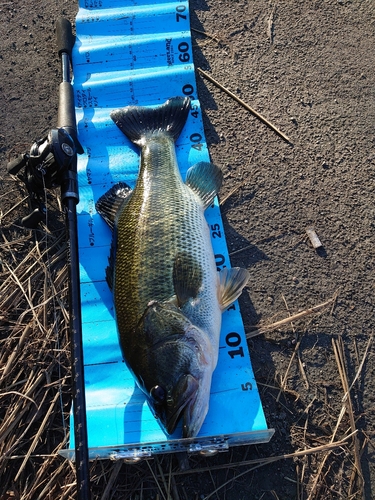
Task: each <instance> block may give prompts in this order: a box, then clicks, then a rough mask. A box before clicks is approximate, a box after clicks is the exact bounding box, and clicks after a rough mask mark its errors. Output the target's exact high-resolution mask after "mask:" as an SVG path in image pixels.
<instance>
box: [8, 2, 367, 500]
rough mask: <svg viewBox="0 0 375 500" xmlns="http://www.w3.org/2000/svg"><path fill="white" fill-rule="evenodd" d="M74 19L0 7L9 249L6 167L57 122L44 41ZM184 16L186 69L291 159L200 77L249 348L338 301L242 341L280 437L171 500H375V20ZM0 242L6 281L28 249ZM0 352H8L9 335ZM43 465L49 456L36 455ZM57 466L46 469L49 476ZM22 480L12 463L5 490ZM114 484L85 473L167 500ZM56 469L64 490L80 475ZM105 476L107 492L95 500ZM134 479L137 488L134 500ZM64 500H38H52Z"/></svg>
mask: <svg viewBox="0 0 375 500" xmlns="http://www.w3.org/2000/svg"><path fill="white" fill-rule="evenodd" d="M76 9H77V7H76V4H75V2H71V1H69V2H67V1H65V2H57V1H56V0H49V1H47V0H37V1H36V2H33V3H28V2H21V1H20V0H15V1H9V2H2V3H1V4H0V11H1V18H2V20H3V22H2V26H3V29H2V30H1V34H0V37H1V45H0V74H1V83H0V88H1V106H0V123H1V124H2V126H1V131H0V153H1V171H0V174H1V182H2V190H1V193H0V209H1V211H2V212H1V213H2V215H3V216H2V220H1V224H2V227H1V231H2V232H3V235H5V234H6V237H7V239H8V240H9V239H12V238H14V239H17V238H24V235H25V230H22V229H21V228H20V227H19V219H17V218H16V220H14V217H20V216H21V215H23V214H22V211H23V210H25V211H26V206H25V205H24V206H23V208H22V207H21V208H22V210H21V209H20V213H17V212H16V213H15V212H12V213H11V214H9V215H6V214H7V211H8V210H9V209H10V208H11V207H12V205H13V204H14V203H15V202H17V201H19V199H21V194H20V189H18V188H16V187H15V183H14V181H13V180H11V179H9V176H8V175H7V173H6V168H5V166H6V163H7V161H8V159H9V158H11V157H13V155H14V154H15V153H19V152H24V151H26V150H27V149H28V148H29V147H30V145H31V143H32V142H33V141H34V140H35V139H37V138H40V137H41V136H42V135H43V134H44V133H45V132H46V131H48V130H49V129H50V128H51V127H53V126H54V125H55V123H56V109H57V86H58V84H59V82H60V76H59V75H60V65H59V61H58V57H57V54H56V51H55V34H54V26H55V21H56V18H57V16H58V15H60V14H63V15H65V16H67V17H68V18H69V19H70V20H71V21H74V16H75V12H76ZM191 11H192V13H191V26H192V28H193V29H194V31H193V38H194V41H195V54H194V57H195V64H196V66H197V67H200V68H202V69H203V70H205V71H207V72H208V73H209V74H210V75H212V76H213V77H214V78H215V79H216V80H217V81H218V82H220V83H221V84H222V85H224V86H225V87H227V88H228V89H230V90H231V91H232V92H233V93H235V94H236V95H238V96H239V97H240V98H241V99H242V100H244V101H245V102H246V103H248V104H249V105H250V106H251V107H253V108H254V109H255V110H257V111H258V112H259V113H261V114H263V115H264V116H265V117H266V118H267V119H268V120H269V121H270V122H271V123H272V124H274V125H275V126H276V127H278V128H279V129H280V130H281V131H282V132H283V133H284V134H286V135H287V136H288V137H289V138H290V141H291V143H292V144H288V143H286V142H285V141H284V140H283V139H282V138H281V137H280V136H278V135H277V134H275V132H273V131H272V130H271V129H270V128H268V127H267V126H266V125H264V124H263V123H262V122H260V121H259V120H258V119H257V118H255V117H254V116H252V115H251V114H250V113H249V112H248V111H247V110H245V109H244V108H242V107H241V106H240V105H239V104H238V103H236V102H234V101H233V100H232V99H231V98H230V97H229V96H227V95H226V94H225V93H224V92H223V91H221V90H220V89H218V88H217V87H215V86H214V85H212V83H210V82H208V81H207V80H205V79H204V78H202V76H200V75H198V74H197V81H198V85H199V98H200V100H201V103H202V106H203V108H204V110H205V129H206V138H207V141H208V144H209V148H210V153H211V156H212V159H213V161H214V162H215V163H217V164H218V165H220V166H221V167H222V168H223V170H224V172H225V185H224V188H223V191H222V199H224V198H225V197H226V195H229V194H230V193H231V192H232V191H234V192H233V193H232V194H231V195H230V196H229V197H228V198H227V199H226V201H225V202H224V203H223V204H222V212H223V217H224V221H225V224H226V235H227V239H228V245H229V248H230V252H231V254H232V255H231V258H232V264H233V265H239V266H245V267H247V268H248V269H249V270H250V272H251V281H250V283H249V286H248V287H247V290H246V293H245V294H244V297H243V298H242V300H241V309H242V313H243V318H244V322H245V325H246V328H247V331H248V332H250V331H251V330H252V328H253V326H254V325H257V324H259V323H261V324H268V323H272V322H274V321H276V320H278V319H281V318H285V317H287V316H288V315H289V314H294V313H296V312H298V311H301V310H305V309H307V308H310V307H313V306H316V305H318V304H321V303H323V302H325V301H327V300H329V299H331V298H332V297H336V299H335V300H334V302H333V303H332V304H330V306H329V307H328V308H326V309H324V310H323V311H321V312H320V313H319V314H314V315H310V316H307V317H305V318H303V319H302V320H300V321H295V322H294V323H293V324H289V325H288V326H286V327H283V328H280V329H277V330H273V331H272V332H270V333H267V334H265V335H261V336H258V337H254V338H252V339H250V340H249V346H250V351H251V359H252V363H253V367H254V370H255V373H256V378H257V381H258V383H259V388H260V392H261V396H262V401H263V404H264V409H265V412H266V417H267V421H268V424H269V426H270V427H272V428H274V429H275V431H276V432H275V435H274V437H273V438H272V440H271V441H270V443H268V444H265V445H259V446H253V447H241V448H236V449H233V450H231V451H230V452H229V453H225V454H220V456H217V457H214V458H211V459H203V458H195V459H192V460H191V464H190V465H191V467H192V468H193V470H192V474H188V475H185V476H184V475H176V476H173V477H174V483H173V484H174V489H173V492H172V493H171V495H172V498H174V499H177V498H180V499H189V500H190V499H195V498H197V499H198V498H199V499H200V498H218V499H228V500H230V499H236V500H238V499H263V500H266V499H280V500H281V499H284V500H290V499H307V498H311V499H313V498H325V499H328V498H332V499H334V498H366V499H370V498H372V497H373V496H374V494H375V493H374V488H375V486H374V484H375V471H374V441H373V439H374V432H375V412H374V408H375V398H374V392H373V386H372V383H373V381H374V371H375V363H374V348H373V345H372V344H368V342H369V341H370V339H371V336H372V335H373V332H374V278H373V276H374V229H375V222H374V220H375V207H374V167H375V153H374V142H375V132H374V123H375V99H374V98H375V90H374V89H375V74H374V66H375V56H374V46H375V4H374V2H373V1H372V0H352V1H350V0H338V1H336V0H300V1H294V2H293V1H291V0H290V1H276V0H275V1H266V0H251V1H244V0H242V1H239V0H238V1H237V0H216V1H214V0H192V1H191ZM202 32H204V33H205V35H204V34H202ZM9 193H12V194H9ZM4 214H5V216H4ZM309 226H314V228H315V230H316V233H317V234H318V236H319V238H320V240H321V242H322V245H323V248H321V249H320V250H319V251H316V250H314V248H313V247H312V245H311V243H310V242H309V240H308V238H307V235H306V228H307V227H309ZM3 238H4V236H3ZM1 243H2V242H0V258H1V262H2V266H3V268H2V277H3V279H5V277H6V276H7V273H8V272H9V271H8V268H7V267H6V266H5V265H4V262H9V263H11V262H12V263H13V261H14V260H17V258H21V256H22V255H23V254H24V252H25V251H26V250H28V249H29V247H30V244H31V243H30V240H27V241H25V242H24V243H23V244H22V243H21V244H20V245H18V247H17V252H12V254H10V253H9V252H8V251H7V247H6V245H5V246H4V245H2V244H1ZM335 294H337V295H335ZM0 314H1V311H0ZM1 339H2V345H3V346H4V345H6V342H7V339H6V335H3V334H2V335H1ZM335 346H336V348H337V349H342V352H343V359H344V361H345V362H344V366H345V370H344V371H345V373H346V374H347V378H348V384H349V385H351V384H352V382H353V381H354V384H353V387H352V388H351V391H350V398H349V400H346V403H343V396H344V394H345V390H344V388H343V385H342V382H341V378H340V373H339V368H338V362H337V355H335ZM367 347H369V348H368V349H367V350H366V348H367ZM0 370H1V367H0ZM356 375H357V377H356ZM1 391H3V392H4V393H5V392H6V391H7V385H5V386H4V385H2V386H1ZM0 396H1V394H0ZM348 401H350V402H351V405H349V403H348ZM343 405H344V408H346V411H345V413H343V414H342V416H341V417H340V411H341V409H342V408H343ZM356 429H357V434H356V438H355V439H354V438H350V439H348V440H347V441H346V443H345V444H343V445H342V446H340V447H337V448H335V449H334V450H333V451H332V452H331V453H327V452H321V453H312V454H311V455H307V454H304V453H301V455H300V456H293V457H292V458H287V459H284V460H278V461H275V462H274V463H270V464H267V465H264V466H262V467H258V468H257V469H256V470H252V467H253V466H252V465H251V464H249V463H248V461H249V460H257V459H260V458H262V457H270V456H279V455H284V454H293V453H295V452H297V451H300V450H306V449H310V448H315V447H317V446H321V445H325V444H327V443H329V442H330V441H334V442H336V441H340V440H343V439H344V438H345V437H346V436H347V435H348V434H350V433H351V432H352V431H353V430H356ZM25 439H26V438H25ZM46 443H47V444H46ZM43 446H44V448H43ZM40 450H42V451H40ZM40 450H39V453H44V454H46V453H51V452H52V451H53V450H51V449H48V440H46V439H41V443H40ZM43 450H44V451H43ZM35 453H36V452H35ZM0 460H1V459H0ZM31 460H33V459H31ZM356 460H357V461H356ZM61 462H62V459H57V460H56V468H57V467H59V466H60V465H61ZM33 463H39V462H37V459H34V462H33ZM355 463H356V464H357V467H355V465H354V464H355ZM170 464H172V465H171V467H172V466H173V470H177V469H178V464H177V461H176V459H175V458H173V459H172V458H171V459H169V462H168V461H167V459H164V461H162V462H161V464H160V463H159V465H160V466H161V467H162V468H163V467H164V471H165V474H166V476H168V467H169V465H170ZM228 464H235V465H234V466H233V467H230V466H229V465H228ZM18 465H19V462H18V461H17V460H14V461H13V462H12V464H11V467H14V470H15V473H14V475H15V474H16V470H17V467H18ZM220 465H223V466H224V467H223V468H220V467H219V466H220ZM359 465H360V467H359ZM208 466H211V470H210V471H206V470H205V469H204V468H205V467H208ZM214 466H215V467H216V466H217V467H216V468H215V467H214ZM30 467H31V468H30V469H29V470H30V471H32V466H30ZM113 467H114V466H113V464H106V465H105V466H101V465H97V464H94V465H93V470H92V473H93V477H95V481H94V483H93V484H94V486H93V493H94V496H95V498H132V499H133V498H134V499H135V498H145V499H146V498H163V496H162V495H161V493H160V489H159V490H158V486H157V484H156V483H155V481H154V479H153V476H152V475H151V472H150V470H151V469H150V466H149V465H144V466H137V467H134V466H133V467H132V466H125V465H124V466H123V467H122V468H121V470H120V469H119V470H117V472H116V474H114V472H113V471H114V468H113ZM142 467H143V468H142ZM201 468H203V472H202V474H201V475H199V476H198V474H197V473H194V469H201ZM7 470H8V473H7V474H8V475H7V478H8V479H7V481H8V483H7V491H8V495H9V498H13V497H17V498H18V496H17V495H21V496H19V498H21V497H22V498H24V496H22V494H23V495H26V493H27V480H26V479H25V478H24V479H23V482H22V484H21V483H17V482H16V483H13V484H12V482H11V481H10V480H9V477H10V476H9V467H8V469H7ZM65 470H66V478H67V479H66V481H67V483H66V484H68V482H69V481H71V480H72V472H71V470H70V468H69V467H68V466H66V469H65ZM159 472H160V469H159ZM28 473H29V474H32V472H28ZM113 474H114V475H113ZM142 474H143V476H142ZM111 475H112V476H111ZM59 477H60V479H61V477H62V478H64V475H62V476H61V475H60V476H59ZM110 477H114V482H113V484H112V485H111V488H110V492H109V493H108V491H106V495H107V496H103V495H104V491H105V489H106V486H107V484H108V481H109V478H110ZM135 477H137V478H139V477H144V483H142V484H146V483H147V485H148V486H147V488H146V486H145V489H144V492H143V493H140V490H139V482H138V483H137V482H136V481H135V480H134V478H135ZM227 482H228V483H227ZM226 483H227V484H226ZM134 484H138V486H137V487H136V486H131V485H134ZM225 484H226V485H225ZM132 487H133V489H134V491H133V493H131V488H132ZM159 487H160V486H159ZM219 487H221V489H218V490H217V491H216V492H215V493H213V492H214V491H215V490H216V489H217V488H219ZM61 488H62V489H61V491H64V488H63V486H62V487H61ZM137 488H138V489H137ZM107 489H108V488H107ZM61 491H60V493H59V494H55V493H53V494H52V493H51V496H45V497H44V498H47V497H48V498H62V493H61ZM142 491H143V490H142ZM16 492H18V493H16ZM25 492H26V493H25ZM212 493H213V495H212V496H211V494H212ZM3 494H4V493H3ZM46 495H48V494H46ZM137 495H138V496H137ZM141 495H143V496H141ZM157 495H160V497H158V496H157ZM164 495H165V493H164ZM26 496H27V495H26ZM26 496H25V498H26ZM73 497H74V496H72V497H69V496H67V497H66V498H73ZM4 498H8V496H4ZM27 498H29V497H27ZM33 498H38V496H37V495H36V496H34V497H33ZM64 498H65V497H64ZM165 498H166V496H165Z"/></svg>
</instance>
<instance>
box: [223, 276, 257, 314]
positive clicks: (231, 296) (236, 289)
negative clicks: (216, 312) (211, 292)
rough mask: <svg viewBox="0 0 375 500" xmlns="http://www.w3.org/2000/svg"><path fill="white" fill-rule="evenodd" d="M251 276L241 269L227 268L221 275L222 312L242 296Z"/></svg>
mask: <svg viewBox="0 0 375 500" xmlns="http://www.w3.org/2000/svg"><path fill="white" fill-rule="evenodd" d="M249 278H250V274H249V271H248V270H247V269H243V268H241V267H232V268H229V269H228V268H227V267H225V268H224V269H222V270H221V271H220V273H219V281H220V284H219V302H220V307H221V309H222V310H224V309H227V308H228V307H229V306H230V305H231V304H233V302H234V301H235V300H237V299H238V297H239V296H240V295H241V292H242V289H243V288H244V286H245V285H246V284H247V282H248V281H249Z"/></svg>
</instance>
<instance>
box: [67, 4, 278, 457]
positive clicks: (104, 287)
mask: <svg viewBox="0 0 375 500" xmlns="http://www.w3.org/2000/svg"><path fill="white" fill-rule="evenodd" d="M76 34H77V36H76V44H75V47H74V50H73V69H74V82H73V83H74V94H75V103H76V116H77V127H78V134H79V140H80V142H81V144H82V146H83V148H84V154H83V155H81V156H80V157H79V161H78V182H79V194H80V202H79V204H78V206H77V212H78V230H79V235H78V236H79V255H80V280H81V302H82V321H83V325H82V326H83V346H84V360H85V384H86V401H87V422H88V434H89V435H88V439H89V449H90V450H89V452H90V457H91V458H96V457H99V458H108V457H111V458H124V457H126V456H132V457H134V456H149V455H150V454H153V453H165V452H168V451H178V450H187V451H190V452H191V451H196V450H200V449H202V448H204V447H211V448H212V447H217V448H218V449H226V448H227V447H228V446H231V445H232V444H233V445H234V444H243V443H251V442H253V443H254V442H264V441H268V440H269V439H270V436H271V435H272V430H269V429H268V428H267V424H266V421H265V418H264V413H263V409H262V405H261V401H260V398H259V393H258V390H257V386H256V382H255V379H254V374H253V371H252V368H251V361H250V358H249V352H248V348H247V344H246V338H245V333H244V329H243V324H242V320H241V315H240V311H239V307H238V304H237V303H235V304H234V306H233V307H232V308H230V310H228V311H225V313H224V314H223V318H222V331H221V336H220V348H219V351H220V354H219V361H218V366H217V368H216V370H215V372H214V376H213V380H212V390H211V398H210V410H209V413H208V414H207V417H206V420H205V422H204V424H203V426H202V429H201V432H200V433H199V436H198V438H196V439H195V440H181V439H179V436H180V435H181V429H177V431H176V435H173V436H169V437H167V436H166V435H165V434H164V433H163V431H162V430H161V427H160V426H159V424H158V422H157V421H156V420H155V418H154V417H153V415H152V414H151V412H150V410H149V408H148V405H147V404H146V402H145V398H144V395H143V393H142V392H141V391H140V390H139V389H138V388H137V386H136V385H135V384H134V379H133V376H132V374H131V373H130V372H129V370H128V369H127V368H126V365H125V363H124V362H123V359H122V353H121V349H120V346H119V340H118V334H117V328H116V318H115V314H114V309H113V296H112V293H111V291H110V289H109V287H108V284H107V282H106V279H105V269H106V267H107V265H108V256H109V253H110V245H111V238H112V235H111V231H110V229H109V227H108V226H107V224H106V223H105V222H104V220H103V219H102V218H101V217H100V215H99V214H98V213H97V212H96V209H95V203H96V201H97V200H98V199H99V197H100V196H101V195H102V194H103V193H104V192H106V191H107V190H108V189H109V188H110V187H111V186H112V185H113V184H116V183H117V182H119V181H124V182H126V183H127V184H128V185H130V186H131V187H134V186H135V183H136V180H137V177H138V172H139V150H138V148H137V147H136V146H134V145H133V144H131V143H130V141H129V140H127V139H126V138H125V137H124V135H123V134H122V132H121V131H120V130H119V129H118V127H116V125H115V123H114V122H113V120H111V118H110V113H111V112H112V111H113V110H114V109H117V108H122V107H124V106H128V105H144V106H148V105H149V106H155V105H158V104H161V103H163V102H165V101H166V100H167V99H169V98H170V97H173V96H178V95H180V96H187V97H190V99H191V107H190V113H189V117H188V120H187V123H186V126H185V127H184V129H183V130H182V133H181V134H180V137H179V139H178V140H177V143H176V156H177V161H178V164H179V167H180V173H181V175H182V178H183V179H185V176H186V172H187V170H188V169H189V167H191V166H192V165H194V164H195V163H197V162H199V161H209V153H208V148H207V144H206V141H205V137H204V130H203V121H202V112H201V108H200V103H199V100H198V96H197V87H196V81H195V72H194V62H193V52H192V41H191V35H190V12H189V2H188V1H184V0H183V1H180V0H176V1H166V0H158V1H157V2H156V1H155V0H79V11H78V14H77V17H76ZM162 201H163V200H161V204H162ZM156 208H157V207H156ZM156 208H155V210H156ZM205 217H206V221H207V228H208V230H209V233H210V237H211V241H212V244H213V249H214V254H215V263H216V266H217V268H218V269H221V268H223V267H225V266H227V267H229V266H230V261H229V256H228V250H227V246H226V241H225V235H224V229H223V224H222V220H221V216H220V209H219V205H218V202H217V200H215V202H214V204H213V205H212V206H210V207H209V208H208V209H207V210H206V212H205ZM172 225H174V222H172ZM155 246H157V243H155ZM151 267H152V266H150V268H151ZM151 272H152V271H151ZM245 415H246V417H245ZM71 425H72V426H73V425H74V422H73V416H72V417H71ZM215 436H216V437H215ZM218 436H220V437H218ZM62 455H64V456H66V457H68V458H73V457H74V433H71V441H70V443H69V446H68V449H67V450H66V451H65V452H62Z"/></svg>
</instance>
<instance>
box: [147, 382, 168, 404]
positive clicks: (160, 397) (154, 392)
mask: <svg viewBox="0 0 375 500" xmlns="http://www.w3.org/2000/svg"><path fill="white" fill-rule="evenodd" d="M150 396H151V397H152V399H153V400H154V401H155V403H162V402H163V401H164V400H165V390H164V389H163V388H162V387H161V386H160V385H155V386H154V387H152V388H151V390H150Z"/></svg>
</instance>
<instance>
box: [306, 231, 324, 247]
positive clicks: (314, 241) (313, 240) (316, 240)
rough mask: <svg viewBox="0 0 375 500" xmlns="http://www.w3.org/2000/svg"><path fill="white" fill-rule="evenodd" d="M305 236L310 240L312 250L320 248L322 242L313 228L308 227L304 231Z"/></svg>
mask: <svg viewBox="0 0 375 500" xmlns="http://www.w3.org/2000/svg"><path fill="white" fill-rule="evenodd" d="M306 233H307V236H308V237H309V238H310V241H311V244H312V246H313V247H314V248H320V247H322V246H323V245H322V242H321V241H320V239H319V237H318V235H317V234H316V232H315V229H314V228H313V227H308V228H307V229H306Z"/></svg>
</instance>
